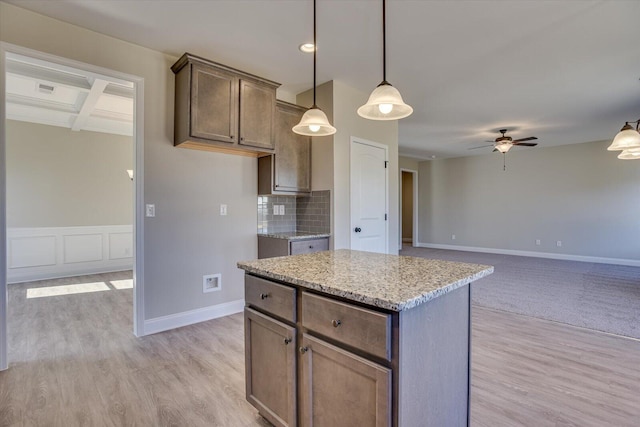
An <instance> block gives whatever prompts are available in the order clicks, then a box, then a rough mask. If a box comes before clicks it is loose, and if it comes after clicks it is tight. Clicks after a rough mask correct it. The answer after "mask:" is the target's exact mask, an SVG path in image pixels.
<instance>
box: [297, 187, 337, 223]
mask: <svg viewBox="0 0 640 427" xmlns="http://www.w3.org/2000/svg"><path fill="white" fill-rule="evenodd" d="M330 193H331V192H330V191H329V190H325V191H313V192H312V193H311V195H310V196H307V197H300V198H298V200H297V204H296V227H297V231H301V232H306V233H330V232H331V222H330V219H331V199H330V197H329V196H330Z"/></svg>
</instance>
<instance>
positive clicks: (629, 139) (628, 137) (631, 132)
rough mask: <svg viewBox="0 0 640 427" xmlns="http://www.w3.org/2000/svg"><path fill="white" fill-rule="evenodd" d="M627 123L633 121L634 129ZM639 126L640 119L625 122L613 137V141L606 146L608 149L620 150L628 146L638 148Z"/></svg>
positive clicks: (639, 141)
mask: <svg viewBox="0 0 640 427" xmlns="http://www.w3.org/2000/svg"><path fill="white" fill-rule="evenodd" d="M629 123H635V124H636V128H635V129H634V128H633V127H632V126H631V125H630V124H629ZM639 126H640V119H638V120H636V121H635V122H626V123H625V124H624V126H623V127H622V129H620V132H618V134H617V135H616V137H615V138H613V142H612V143H611V145H610V146H609V147H608V148H607V150H609V151H620V150H626V149H628V148H640V131H639V130H638V127H639Z"/></svg>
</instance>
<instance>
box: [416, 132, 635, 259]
mask: <svg viewBox="0 0 640 427" xmlns="http://www.w3.org/2000/svg"><path fill="white" fill-rule="evenodd" d="M609 144H610V141H602V142H591V143H582V144H574V145H565V146H560V147H548V148H544V147H536V148H534V149H526V148H523V149H518V148H514V149H513V150H512V151H510V152H509V153H508V154H507V157H506V161H507V170H506V171H503V170H502V156H501V155H499V154H498V153H492V154H487V155H481V156H473V157H462V158H455V159H438V160H434V161H424V162H420V173H419V191H420V196H419V205H420V226H419V229H420V230H419V240H420V243H426V244H440V245H457V246H467V247H479V248H496V249H507V250H519V251H534V252H542V253H550V254H568V255H576V256H586V257H601V258H611V259H622V260H625V259H626V260H640V244H639V243H638V242H640V162H634V161H632V160H618V159H617V158H616V155H617V152H616V153H612V152H608V151H606V148H607V146H608V145H609ZM452 234H455V235H456V240H452V239H451V235H452ZM536 239H540V241H541V244H540V245H539V246H536V244H535V241H536ZM558 240H560V241H562V247H557V246H556V241H558Z"/></svg>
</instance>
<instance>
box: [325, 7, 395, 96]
mask: <svg viewBox="0 0 640 427" xmlns="http://www.w3.org/2000/svg"><path fill="white" fill-rule="evenodd" d="M314 1H315V0H314ZM382 83H387V2H386V0H382ZM387 84H388V83H387Z"/></svg>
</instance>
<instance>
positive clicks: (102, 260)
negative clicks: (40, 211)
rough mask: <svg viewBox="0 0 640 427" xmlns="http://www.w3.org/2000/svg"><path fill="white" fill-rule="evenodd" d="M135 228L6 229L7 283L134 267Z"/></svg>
mask: <svg viewBox="0 0 640 427" xmlns="http://www.w3.org/2000/svg"><path fill="white" fill-rule="evenodd" d="M132 232H133V227H132V226H131V225H105V226H88V227H38V228H8V229H7V243H8V245H7V246H8V247H7V258H8V262H7V282H8V283H19V282H28V281H32V280H42V279H53V278H57V277H68V276H76V275H81V274H92V273H104V272H108V271H118V270H128V269H131V268H133V257H132V254H133V234H132Z"/></svg>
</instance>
